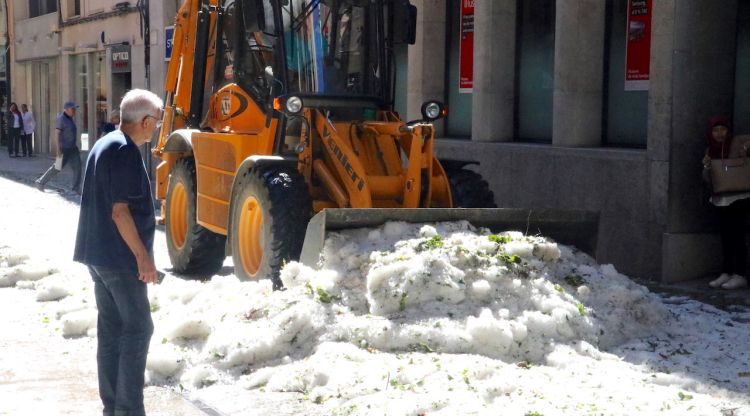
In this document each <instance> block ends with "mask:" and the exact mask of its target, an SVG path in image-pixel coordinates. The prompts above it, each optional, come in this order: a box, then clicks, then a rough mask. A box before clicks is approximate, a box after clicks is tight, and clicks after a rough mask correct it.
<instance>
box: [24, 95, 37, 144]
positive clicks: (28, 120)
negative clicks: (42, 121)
mask: <svg viewBox="0 0 750 416" xmlns="http://www.w3.org/2000/svg"><path fill="white" fill-rule="evenodd" d="M21 117H22V121H23V141H22V146H21V147H22V148H23V153H24V154H25V155H26V156H27V157H32V156H34V148H33V146H32V140H31V139H32V137H33V136H34V130H35V129H36V120H34V114H33V113H32V112H31V111H29V106H27V105H26V104H21Z"/></svg>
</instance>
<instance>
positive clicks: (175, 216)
mask: <svg viewBox="0 0 750 416" xmlns="http://www.w3.org/2000/svg"><path fill="white" fill-rule="evenodd" d="M187 227H188V219H187V191H185V185H183V184H182V183H177V184H176V185H175V187H174V188H172V199H170V201H169V233H170V235H171V239H172V243H173V244H174V246H175V247H177V248H178V249H181V248H182V247H183V246H184V245H185V240H186V238H187Z"/></svg>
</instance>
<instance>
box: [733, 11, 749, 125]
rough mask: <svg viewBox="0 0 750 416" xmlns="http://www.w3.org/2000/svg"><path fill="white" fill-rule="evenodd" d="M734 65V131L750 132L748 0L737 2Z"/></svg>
mask: <svg viewBox="0 0 750 416" xmlns="http://www.w3.org/2000/svg"><path fill="white" fill-rule="evenodd" d="M735 65H736V72H735V78H734V80H735V81H734V116H733V117H732V118H733V120H734V132H735V134H750V92H749V91H750V0H740V1H739V2H738V10H737V60H736V63H735Z"/></svg>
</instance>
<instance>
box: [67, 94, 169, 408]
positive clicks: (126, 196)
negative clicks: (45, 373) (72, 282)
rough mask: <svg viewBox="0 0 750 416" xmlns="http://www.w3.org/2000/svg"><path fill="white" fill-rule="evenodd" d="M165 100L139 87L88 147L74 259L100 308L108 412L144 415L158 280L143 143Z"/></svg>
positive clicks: (102, 388) (100, 361)
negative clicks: (151, 297) (151, 292)
mask: <svg viewBox="0 0 750 416" xmlns="http://www.w3.org/2000/svg"><path fill="white" fill-rule="evenodd" d="M162 105H163V103H162V100H161V99H160V98H159V97H158V96H156V95H155V94H154V93H152V92H149V91H146V90H139V89H135V90H132V91H129V92H128V93H127V94H125V97H123V99H122V102H121V104H120V113H121V116H120V120H121V121H120V129H119V130H115V131H113V132H111V133H109V134H107V135H106V136H104V137H102V138H101V139H99V140H97V142H96V144H94V146H93V147H92V149H91V152H90V153H89V157H88V160H87V162H86V174H85V177H84V181H83V191H82V194H81V212H80V216H79V220H78V234H77V236H76V245H75V253H74V256H73V259H74V260H75V261H78V262H80V263H83V264H85V265H87V266H88V268H89V272H90V273H91V277H92V279H93V280H94V296H95V297H96V306H97V308H98V310H99V319H98V322H97V338H98V344H97V353H96V361H97V366H98V374H99V396H100V397H101V399H102V403H103V405H104V412H103V414H104V415H105V416H109V415H112V416H114V415H118V416H144V415H145V410H144V407H143V386H144V372H145V370H146V357H147V355H148V346H149V341H150V339H151V334H152V333H153V331H154V324H153V321H152V320H151V310H150V306H149V302H148V290H147V287H146V284H147V283H154V282H156V280H157V272H156V266H155V265H154V260H153V243H154V231H155V228H156V223H155V219H154V201H153V198H152V193H151V183H150V181H149V178H148V173H147V172H146V169H145V167H144V164H143V159H142V158H141V153H140V151H139V150H138V148H139V146H141V145H142V144H144V143H146V142H149V141H151V137H152V136H153V135H154V132H155V131H156V129H157V128H158V127H159V125H160V124H161V112H162Z"/></svg>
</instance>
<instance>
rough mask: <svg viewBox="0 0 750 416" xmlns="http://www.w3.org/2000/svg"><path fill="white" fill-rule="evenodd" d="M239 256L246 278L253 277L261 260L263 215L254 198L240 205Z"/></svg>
mask: <svg viewBox="0 0 750 416" xmlns="http://www.w3.org/2000/svg"><path fill="white" fill-rule="evenodd" d="M239 225H240V226H239V235H238V236H237V240H238V242H239V244H238V245H239V249H240V250H239V252H240V253H239V254H240V260H241V263H242V268H243V270H244V271H245V273H246V274H247V275H248V276H255V274H256V273H258V269H260V262H261V261H262V260H263V241H262V235H263V233H262V231H263V213H262V212H261V207H260V204H259V203H258V200H257V199H255V197H252V196H250V197H248V198H247V199H245V202H244V203H243V204H242V207H241V209H240V218H239Z"/></svg>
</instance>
